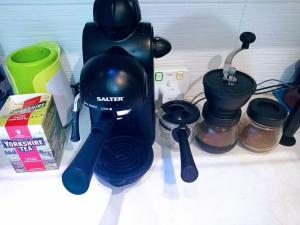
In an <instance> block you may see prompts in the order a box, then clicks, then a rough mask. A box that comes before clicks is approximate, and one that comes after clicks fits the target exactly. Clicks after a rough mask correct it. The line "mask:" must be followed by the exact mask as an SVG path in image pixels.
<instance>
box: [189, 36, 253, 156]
mask: <svg viewBox="0 0 300 225" xmlns="http://www.w3.org/2000/svg"><path fill="white" fill-rule="evenodd" d="M255 39H256V37H255V35H254V34H253V33H251V32H244V33H242V34H241V35H240V40H241V42H242V46H241V48H238V49H236V50H234V51H233V52H231V53H230V54H229V55H228V56H227V58H226V60H225V65H224V68H223V69H216V70H212V71H210V72H208V73H207V74H205V76H204V78H203V86H204V92H205V96H206V99H207V101H206V102H205V103H204V106H203V110H202V116H203V118H204V120H203V121H202V122H200V123H199V125H198V127H197V131H196V137H195V139H196V141H197V143H198V145H199V146H200V147H201V149H203V150H204V151H207V152H210V153H216V154H218V153H224V152H227V151H229V150H231V149H232V148H233V147H234V146H235V145H236V143H237V139H238V128H237V124H238V122H239V120H240V118H241V107H242V106H243V105H244V104H245V103H246V102H247V101H248V100H249V98H250V97H251V95H253V94H254V92H255V90H256V82H255V80H254V79H253V78H252V77H250V76H249V75H247V74H246V73H243V72H241V71H238V70H236V69H235V68H234V67H232V60H233V58H234V57H235V55H236V54H237V53H239V52H240V51H242V50H244V49H248V48H249V45H250V44H251V43H253V42H254V41H255Z"/></svg>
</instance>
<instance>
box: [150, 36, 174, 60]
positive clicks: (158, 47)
mask: <svg viewBox="0 0 300 225" xmlns="http://www.w3.org/2000/svg"><path fill="white" fill-rule="evenodd" d="M171 49H172V46H171V44H170V42H169V41H167V40H166V39H163V38H161V37H154V40H153V55H154V57H155V58H161V57H163V56H165V55H166V54H168V53H169V52H170V51H171Z"/></svg>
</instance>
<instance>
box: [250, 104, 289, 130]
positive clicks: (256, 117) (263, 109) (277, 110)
mask: <svg viewBox="0 0 300 225" xmlns="http://www.w3.org/2000/svg"><path fill="white" fill-rule="evenodd" d="M247 114H248V116H249V117H250V118H251V119H252V120H253V121H255V122H256V123H258V124H261V125H264V126H271V127H276V126H281V125H282V124H283V123H284V121H285V119H286V117H287V110H286V109H285V108H284V107H283V106H282V105H281V104H280V103H279V102H277V101H275V100H272V99H268V98H256V99H254V100H252V101H251V102H250V103H249V106H248V109H247Z"/></svg>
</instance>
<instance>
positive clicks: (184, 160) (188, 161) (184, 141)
mask: <svg viewBox="0 0 300 225" xmlns="http://www.w3.org/2000/svg"><path fill="white" fill-rule="evenodd" d="M173 132H175V133H173V137H174V138H175V140H176V141H177V142H179V148H180V159H181V178H182V180H183V181H185V182H187V183H191V182H194V181H195V180H196V179H197V178H198V169H197V167H196V165H195V161H194V158H193V155H192V152H191V149H190V144H189V142H188V132H187V130H186V128H180V127H178V128H176V129H175V130H174V131H173Z"/></svg>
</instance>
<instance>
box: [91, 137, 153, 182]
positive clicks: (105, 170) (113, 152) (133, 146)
mask: <svg viewBox="0 0 300 225" xmlns="http://www.w3.org/2000/svg"><path fill="white" fill-rule="evenodd" d="M152 162H153V149H152V146H150V145H148V144H147V145H146V144H145V143H143V142H141V141H140V140H138V139H136V138H133V137H129V136H119V137H116V138H113V139H111V140H109V141H108V142H106V144H105V146H104V148H103V151H102V153H101V155H100V157H99V159H98V161H97V164H96V167H95V171H94V172H95V174H96V176H97V177H98V178H99V179H100V180H103V181H104V182H106V183H109V184H110V185H112V186H115V187H122V186H125V185H129V184H132V183H134V182H136V181H137V180H138V179H139V178H141V177H142V176H143V175H144V174H145V173H146V172H147V171H148V170H149V169H150V167H151V165H152Z"/></svg>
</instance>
